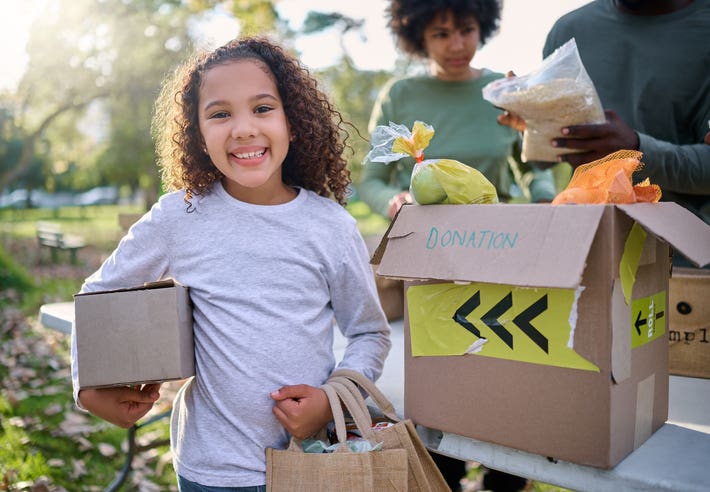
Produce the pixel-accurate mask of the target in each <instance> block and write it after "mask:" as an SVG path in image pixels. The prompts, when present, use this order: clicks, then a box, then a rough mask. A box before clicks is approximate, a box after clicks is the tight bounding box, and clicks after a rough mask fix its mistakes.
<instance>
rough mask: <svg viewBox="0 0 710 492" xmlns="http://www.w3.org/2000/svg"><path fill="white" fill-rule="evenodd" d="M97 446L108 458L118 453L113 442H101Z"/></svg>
mask: <svg viewBox="0 0 710 492" xmlns="http://www.w3.org/2000/svg"><path fill="white" fill-rule="evenodd" d="M96 447H97V448H99V453H101V455H102V456H106V457H107V458H110V457H111V456H113V455H115V454H116V447H115V446H112V445H111V444H108V443H105V442H100V443H99V444H98V445H97V446H96Z"/></svg>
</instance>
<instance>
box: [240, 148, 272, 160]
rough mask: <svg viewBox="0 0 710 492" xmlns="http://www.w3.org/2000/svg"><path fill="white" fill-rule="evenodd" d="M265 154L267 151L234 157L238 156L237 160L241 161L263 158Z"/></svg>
mask: <svg viewBox="0 0 710 492" xmlns="http://www.w3.org/2000/svg"><path fill="white" fill-rule="evenodd" d="M264 152H266V151H265V150H262V151H260V152H248V153H246V154H234V155H235V156H237V158H239V159H252V158H254V157H261V156H262V155H264Z"/></svg>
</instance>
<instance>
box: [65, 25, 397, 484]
mask: <svg viewBox="0 0 710 492" xmlns="http://www.w3.org/2000/svg"><path fill="white" fill-rule="evenodd" d="M156 109H157V111H156V125H155V129H156V130H157V131H158V134H157V138H158V142H157V147H158V154H159V163H160V166H161V168H162V173H163V180H164V184H165V185H166V186H167V187H168V188H169V189H170V190H175V191H173V192H172V193H168V194H166V195H165V196H163V197H161V199H160V200H159V201H158V203H157V204H155V205H154V206H153V208H152V210H151V211H150V212H148V213H147V214H146V215H145V216H144V217H143V218H142V219H141V220H140V221H139V222H138V223H136V224H135V225H134V226H133V227H132V228H131V229H130V231H129V233H128V235H127V236H126V237H125V238H123V240H122V241H121V242H120V244H119V245H118V248H117V249H116V250H115V251H114V252H113V254H112V255H111V257H110V258H109V259H108V260H107V261H106V262H105V263H104V264H103V265H102V266H101V268H100V269H99V270H98V271H97V272H96V273H94V274H93V275H92V276H91V277H89V278H88V279H87V280H86V282H85V284H84V286H83V287H82V292H87V291H96V290H103V289H115V288H121V287H129V286H135V285H139V284H141V283H143V282H146V281H152V280H157V279H160V278H165V277H172V278H174V279H176V280H177V281H179V282H180V283H182V284H183V285H187V286H188V287H189V288H190V295H191V298H192V302H193V316H194V337H195V364H196V368H195V370H196V376H195V377H194V378H192V379H191V380H190V381H189V382H188V383H186V384H185V386H183V388H182V389H181V390H180V392H179V393H178V395H177V397H176V399H175V402H174V407H173V415H172V422H171V437H172V439H171V441H172V452H173V456H174V466H175V470H176V472H177V474H178V485H179V487H180V490H181V491H183V492H184V491H192V490H213V489H212V488H210V487H218V488H219V489H218V490H229V491H238V490H264V487H263V486H264V483H265V449H266V448H267V447H274V448H283V447H285V446H286V445H287V443H288V439H289V435H293V436H296V437H299V438H305V437H308V436H310V435H312V434H313V433H315V432H316V431H317V430H318V429H320V428H321V427H322V426H323V425H325V424H326V423H327V421H328V420H330V419H331V418H332V416H331V413H330V408H329V405H328V401H327V398H326V396H325V394H324V392H323V391H322V390H321V389H319V388H318V387H319V386H320V385H322V384H323V383H324V382H325V381H326V379H327V378H328V376H329V375H330V373H331V372H332V371H333V370H334V368H335V359H334V354H333V351H332V345H333V320H334V319H335V320H336V321H337V326H338V328H339V329H340V330H341V331H342V333H343V334H344V335H345V336H346V337H347V339H348V346H347V349H346V352H345V356H344V358H343V361H342V362H341V363H340V365H339V366H340V367H348V368H351V369H354V370H357V371H359V372H361V373H363V374H364V375H365V376H367V377H368V378H370V379H371V380H373V381H374V380H376V379H377V378H378V377H379V375H380V373H381V371H382V367H383V363H384V359H385V356H386V355H387V353H388V351H389V348H390V341H389V327H388V325H387V321H386V319H385V316H384V313H383V312H382V309H381V308H380V305H379V301H378V297H377V292H376V289H375V285H374V280H373V276H372V270H371V268H370V265H369V263H368V255H367V249H366V247H365V244H364V242H363V240H362V238H361V236H360V234H359V232H358V229H357V226H356V222H355V220H354V219H353V218H352V217H351V216H350V215H349V214H348V213H347V211H346V210H345V209H344V208H343V207H342V206H341V205H342V204H343V203H344V202H345V200H346V193H347V187H348V185H349V173H348V171H347V169H346V165H345V161H344V159H343V157H342V156H341V154H342V151H343V144H342V143H341V140H340V135H341V133H340V132H341V131H342V128H341V125H342V119H341V118H340V115H339V113H338V112H337V111H335V110H334V109H333V107H332V106H331V105H330V103H329V102H328V101H327V99H326V97H325V96H324V95H323V94H322V93H321V92H320V91H319V90H318V89H317V86H316V81H315V80H314V79H313V78H312V77H311V76H310V75H309V74H308V72H307V71H306V69H304V68H303V67H301V65H300V64H299V62H297V61H296V60H294V59H293V58H292V57H291V56H289V55H287V54H286V53H285V52H284V51H283V50H282V49H281V48H279V47H277V46H275V45H273V44H271V43H270V42H269V41H267V40H265V39H261V38H249V39H241V40H235V41H232V42H230V43H228V44H226V45H224V46H222V47H220V48H218V49H217V50H215V51H214V52H211V53H205V54H202V55H200V56H198V57H197V58H196V59H194V60H193V61H192V62H191V63H187V64H185V65H184V66H183V67H182V68H181V69H179V70H178V71H177V72H176V74H175V75H174V77H173V78H172V80H171V81H170V83H168V84H166V85H165V86H164V88H163V91H162V94H161V97H160V99H159V101H158V104H157V106H156ZM331 198H332V199H331ZM73 373H74V387H75V394H76V398H77V402H78V403H79V404H80V405H81V406H82V407H83V408H85V409H87V410H89V411H90V412H92V413H94V414H95V415H97V416H99V417H101V418H103V419H105V420H107V421H109V422H112V423H115V424H117V425H120V426H123V427H129V426H131V425H132V424H133V423H135V422H136V420H138V419H139V418H140V417H142V416H143V415H145V413H146V412H147V411H148V410H149V409H150V408H151V406H152V404H153V402H154V401H155V400H156V399H157V398H158V386H157V385H146V386H145V387H144V388H143V389H142V390H138V389H130V388H110V389H81V388H80V381H77V379H76V368H74V370H73ZM221 487H227V488H221ZM245 488H246V489H245Z"/></svg>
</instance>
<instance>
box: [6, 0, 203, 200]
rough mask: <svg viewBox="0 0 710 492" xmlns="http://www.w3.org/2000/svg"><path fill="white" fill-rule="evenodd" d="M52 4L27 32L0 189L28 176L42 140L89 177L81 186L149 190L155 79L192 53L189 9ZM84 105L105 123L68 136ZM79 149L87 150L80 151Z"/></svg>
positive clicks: (158, 4)
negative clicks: (10, 153) (18, 148)
mask: <svg viewBox="0 0 710 492" xmlns="http://www.w3.org/2000/svg"><path fill="white" fill-rule="evenodd" d="M49 7H50V8H49V10H48V11H47V12H46V13H45V15H43V16H42V17H41V18H40V19H38V20H37V22H36V23H35V25H34V26H33V29H32V33H31V36H30V40H29V43H28V54H29V66H28V69H27V71H26V73H25V75H24V77H23V79H22V81H21V83H20V86H19V89H18V92H17V95H16V101H17V102H16V104H15V106H14V113H13V114H14V122H15V123H14V124H15V126H16V128H18V129H19V130H18V133H19V135H20V136H21V137H20V138H21V139H22V153H21V156H20V157H19V159H17V161H16V162H15V163H14V165H12V166H9V167H11V169H9V170H8V171H7V172H5V173H3V174H2V175H1V176H0V188H2V187H3V186H5V185H7V183H9V182H12V181H13V180H15V179H17V177H18V176H20V175H22V174H23V173H26V172H27V171H28V169H29V167H30V165H31V162H32V160H33V157H34V155H35V153H36V150H37V148H36V143H37V141H38V140H39V139H47V140H48V146H47V151H48V152H51V154H52V159H53V160H54V161H65V162H73V163H75V165H76V169H78V170H80V171H81V172H84V173H87V174H88V175H91V176H92V180H90V181H92V182H91V183H87V184H92V185H95V184H100V183H101V182H109V181H111V182H115V183H117V184H122V183H125V184H130V185H133V186H135V185H136V183H144V184H146V185H147V186H149V187H153V188H156V187H157V173H156V171H155V165H154V158H153V147H152V142H151V140H150V130H149V129H150V116H151V111H152V105H153V101H154V100H155V97H156V95H157V93H158V91H159V89H160V82H161V80H162V79H163V77H164V76H165V74H166V73H167V72H168V71H169V70H170V69H171V68H172V66H173V65H174V64H175V63H176V62H177V61H178V60H180V59H181V58H182V57H183V56H184V50H188V49H189V48H190V38H189V35H188V28H187V19H188V18H189V14H190V11H188V10H187V9H186V7H184V6H183V5H182V2H181V1H180V0H140V1H139V0H134V1H123V0H101V1H99V0H57V1H55V2H52V3H50V4H49ZM47 47H52V49H48V48H47ZM99 101H100V103H99ZM89 107H100V108H101V111H102V112H103V113H104V114H106V115H108V118H107V121H108V124H107V125H106V127H96V125H94V126H93V127H92V125H91V124H88V125H86V124H85V127H86V128H88V132H87V131H83V132H76V131H74V132H72V131H69V130H68V129H70V128H77V127H78V125H79V124H80V123H81V122H82V118H85V117H86V114H87V109H88V108H89ZM58 122H61V124H58ZM84 123H85V122H84ZM128 127H130V129H128V130H127V128H128ZM87 133H88V135H87ZM57 135H62V137H68V138H69V141H67V140H65V139H64V138H57ZM114 136H116V138H113V137H114ZM86 142H91V143H92V146H91V148H90V149H86ZM77 148H81V149H83V150H85V152H83V153H82V154H80V155H77V154H76V153H75V152H74V149H77ZM86 150H88V151H86ZM97 155H98V156H99V158H98V159H97ZM96 163H100V164H101V166H102V167H101V168H100V169H97V168H96ZM145 176H147V177H148V178H147V179H143V178H142V177H145Z"/></svg>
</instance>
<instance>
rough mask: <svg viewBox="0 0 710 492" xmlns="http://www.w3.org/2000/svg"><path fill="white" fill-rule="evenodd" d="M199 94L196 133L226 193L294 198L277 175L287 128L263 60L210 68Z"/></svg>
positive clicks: (262, 199)
mask: <svg viewBox="0 0 710 492" xmlns="http://www.w3.org/2000/svg"><path fill="white" fill-rule="evenodd" d="M199 98H200V100H199V104H198V111H199V124H200V132H201V134H202V138H203V139H204V142H205V146H206V149H207V153H208V154H209V156H210V158H211V159H212V162H213V163H214V165H215V166H216V167H217V169H219V170H220V171H221V172H222V174H223V175H224V179H223V184H224V187H225V189H226V190H227V192H228V193H229V194H230V195H232V196H233V197H235V198H237V199H239V200H242V201H245V202H249V203H255V204H260V205H270V204H278V203H285V202H287V201H289V200H290V199H292V198H293V197H294V196H295V191H294V190H293V189H292V188H290V187H288V186H286V185H285V184H284V183H283V181H282V179H281V166H282V164H283V161H284V159H285V158H286V154H287V153H288V148H289V140H290V128H289V124H288V121H287V119H286V114H285V112H284V108H283V101H282V100H281V96H280V95H279V91H278V89H277V87H276V83H275V81H274V79H273V75H272V74H271V72H270V71H269V69H268V68H267V67H266V65H264V64H263V63H262V62H260V61H258V60H254V59H244V60H237V61H232V62H228V63H225V64H222V65H217V66H215V67H212V68H210V69H209V70H207V71H206V72H205V73H204V75H203V79H202V86H201V87H200V96H199Z"/></svg>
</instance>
